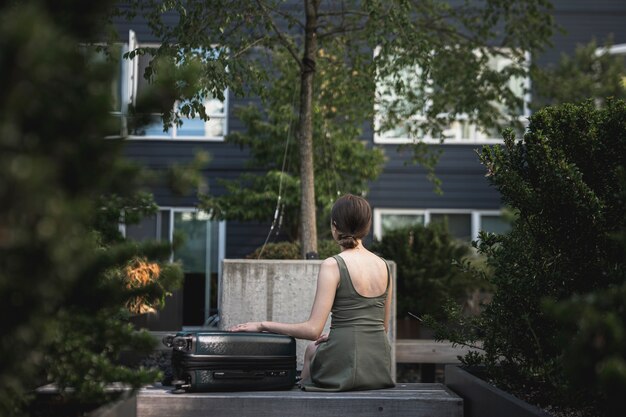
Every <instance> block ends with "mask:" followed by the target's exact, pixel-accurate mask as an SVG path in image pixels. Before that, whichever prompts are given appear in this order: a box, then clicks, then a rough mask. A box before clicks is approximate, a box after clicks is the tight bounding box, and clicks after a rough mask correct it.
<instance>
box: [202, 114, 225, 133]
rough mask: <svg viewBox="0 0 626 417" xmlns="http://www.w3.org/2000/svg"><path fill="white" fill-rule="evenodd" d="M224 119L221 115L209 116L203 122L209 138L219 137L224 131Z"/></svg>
mask: <svg viewBox="0 0 626 417" xmlns="http://www.w3.org/2000/svg"><path fill="white" fill-rule="evenodd" d="M225 121H226V120H225V119H224V118H221V117H211V119H209V121H208V122H206V124H205V128H206V136H207V137H210V138H215V137H221V136H224V134H225V133H226V132H225V130H226V129H224V127H225V126H224V123H225Z"/></svg>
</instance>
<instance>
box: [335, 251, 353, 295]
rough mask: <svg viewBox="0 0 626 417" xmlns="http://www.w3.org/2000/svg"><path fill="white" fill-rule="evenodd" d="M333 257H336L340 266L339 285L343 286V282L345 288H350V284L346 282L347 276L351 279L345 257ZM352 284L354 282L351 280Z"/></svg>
mask: <svg viewBox="0 0 626 417" xmlns="http://www.w3.org/2000/svg"><path fill="white" fill-rule="evenodd" d="M333 258H334V259H335V261H336V262H337V266H338V267H339V287H341V286H342V284H343V287H344V288H350V287H349V286H348V285H346V284H347V283H346V282H345V280H346V278H347V279H350V277H349V275H348V266H347V265H346V261H344V260H343V258H342V257H341V256H339V255H334V256H333ZM350 284H352V282H350Z"/></svg>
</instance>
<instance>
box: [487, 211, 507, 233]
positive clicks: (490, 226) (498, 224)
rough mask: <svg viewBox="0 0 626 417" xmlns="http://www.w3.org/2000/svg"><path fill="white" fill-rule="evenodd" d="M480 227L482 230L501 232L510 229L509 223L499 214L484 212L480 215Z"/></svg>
mask: <svg viewBox="0 0 626 417" xmlns="http://www.w3.org/2000/svg"><path fill="white" fill-rule="evenodd" d="M480 229H481V230H482V231H484V232H489V233H498V234H503V233H507V232H508V231H509V230H511V225H510V224H509V222H507V221H506V220H504V219H503V218H502V216H500V215H487V214H484V215H482V216H480Z"/></svg>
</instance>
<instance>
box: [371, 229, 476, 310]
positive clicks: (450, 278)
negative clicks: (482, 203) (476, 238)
mask: <svg viewBox="0 0 626 417" xmlns="http://www.w3.org/2000/svg"><path fill="white" fill-rule="evenodd" d="M372 250H373V251H375V252H377V253H379V254H380V255H381V256H382V257H384V258H386V259H388V260H392V261H395V263H396V265H397V288H396V297H397V316H398V317H400V318H402V317H406V316H407V314H408V313H409V312H411V313H413V314H415V315H418V316H422V315H430V316H432V317H436V318H439V319H441V318H443V309H442V307H443V306H444V305H446V304H447V303H448V302H449V301H450V300H452V301H453V302H454V304H456V305H460V304H462V303H463V302H464V301H465V300H466V299H467V297H468V295H469V293H470V292H471V291H472V290H474V289H477V288H479V287H481V282H480V281H479V279H478V278H477V276H476V274H473V273H471V272H468V271H466V270H464V269H462V268H460V265H461V264H462V263H463V262H464V260H465V259H467V258H468V257H470V256H471V255H472V251H471V248H470V247H469V245H467V244H465V243H462V242H459V241H457V240H455V239H454V237H452V235H450V233H448V231H447V227H446V225H445V223H431V224H430V225H428V226H411V227H408V228H402V229H397V230H392V231H389V232H387V233H385V235H384V236H383V238H382V240H381V241H380V242H375V244H374V245H373V246H372Z"/></svg>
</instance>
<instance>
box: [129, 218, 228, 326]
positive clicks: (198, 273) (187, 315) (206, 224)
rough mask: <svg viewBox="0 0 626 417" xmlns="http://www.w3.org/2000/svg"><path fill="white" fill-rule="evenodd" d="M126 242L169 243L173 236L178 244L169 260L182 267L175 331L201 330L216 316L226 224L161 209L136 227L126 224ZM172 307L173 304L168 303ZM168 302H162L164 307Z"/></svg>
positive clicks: (224, 249) (224, 248)
mask: <svg viewBox="0 0 626 417" xmlns="http://www.w3.org/2000/svg"><path fill="white" fill-rule="evenodd" d="M125 232H126V236H127V237H128V238H130V239H135V240H145V239H156V240H166V241H169V242H172V241H173V240H174V236H176V237H177V239H178V238H182V242H183V243H182V244H181V245H180V246H178V247H177V248H176V249H175V250H174V253H173V254H172V260H174V261H180V262H181V263H182V265H183V272H184V274H185V281H184V283H183V288H182V294H179V295H178V296H179V298H180V299H181V303H179V304H182V313H181V317H180V318H179V322H182V323H179V325H178V328H180V326H183V327H185V328H193V327H202V326H204V325H205V324H206V323H207V320H208V319H209V317H211V316H212V315H214V314H216V313H217V294H218V291H217V290H218V282H219V276H220V275H221V273H222V267H221V265H222V261H223V259H224V258H225V251H226V223H225V222H224V221H215V220H212V219H211V216H210V215H209V214H208V213H206V212H203V211H198V210H196V209H192V208H179V207H177V208H161V209H160V210H159V212H158V213H157V214H156V215H155V216H152V217H147V218H144V219H143V221H142V222H141V223H140V224H137V225H127V226H126V227H125ZM172 304H173V305H175V304H176V302H174V303H172ZM167 307H168V303H166V308H167Z"/></svg>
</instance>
